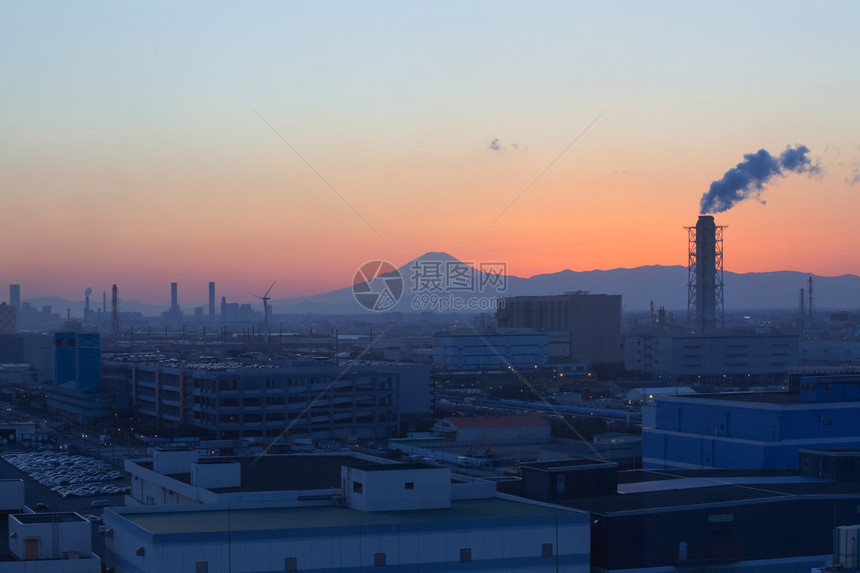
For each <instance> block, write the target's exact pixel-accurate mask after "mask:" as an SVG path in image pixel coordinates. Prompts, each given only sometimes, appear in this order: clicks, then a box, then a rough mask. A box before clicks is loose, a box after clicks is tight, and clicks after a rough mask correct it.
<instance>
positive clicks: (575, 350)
mask: <svg viewBox="0 0 860 573" xmlns="http://www.w3.org/2000/svg"><path fill="white" fill-rule="evenodd" d="M496 323H497V325H498V327H499V328H531V329H534V330H536V331H538V332H546V333H548V335H549V337H550V339H552V338H553V336H554V334H555V333H564V334H565V335H567V337H568V346H567V347H566V348H564V349H562V352H563V354H561V355H555V354H554V352H553V350H554V348H552V346H553V341H552V340H550V341H549V343H548V344H549V346H550V347H551V348H550V350H549V354H550V361H554V362H587V363H592V364H593V363H618V362H623V361H624V354H623V351H622V347H621V295H609V294H591V293H587V292H571V293H566V294H560V295H552V296H517V297H511V298H505V304H504V305H503V306H500V307H499V308H498V309H497V310H496Z"/></svg>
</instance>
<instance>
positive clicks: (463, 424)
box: [445, 414, 549, 430]
mask: <svg viewBox="0 0 860 573" xmlns="http://www.w3.org/2000/svg"><path fill="white" fill-rule="evenodd" d="M445 419H446V420H448V421H449V422H451V423H452V424H453V425H455V426H456V427H457V428H459V429H461V430H462V429H467V428H468V429H474V428H520V427H523V426H540V427H544V426H549V422H547V421H546V420H545V419H544V418H543V416H539V415H537V414H523V415H514V416H462V417H461V416H453V417H450V418H445Z"/></svg>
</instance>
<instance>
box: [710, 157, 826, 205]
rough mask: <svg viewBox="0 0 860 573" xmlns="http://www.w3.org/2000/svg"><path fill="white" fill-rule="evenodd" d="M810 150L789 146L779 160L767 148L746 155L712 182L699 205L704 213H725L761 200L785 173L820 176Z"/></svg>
mask: <svg viewBox="0 0 860 573" xmlns="http://www.w3.org/2000/svg"><path fill="white" fill-rule="evenodd" d="M808 153H809V148H807V147H806V146H805V145H798V146H796V147H794V148H792V147H791V146H788V147H786V149H785V151H783V152H782V153H781V154H780V155H779V157H774V156H773V155H771V154H770V153H768V152H767V151H766V150H764V149H759V150H758V151H757V152H755V153H748V154H746V155H744V160H743V161H742V162H740V163H738V164H737V165H735V166H734V167H732V168H731V169H729V170H728V171H726V174H725V175H723V178H722V179H720V180H718V181H714V182H713V183H711V187H710V188H709V189H708V192H707V193H705V194H704V195H702V199H701V201H699V205H700V207H701V214H702V215H705V214H707V213H722V212H723V211H728V210H729V209H731V208H732V207H733V206H734V205H735V203H737V202H739V201H743V200H744V199H747V198H749V197H756V198H758V197H759V196H760V195H761V192H762V191H763V190H764V186H765V185H766V184H767V183H768V182H769V181H770V180H771V179H773V178H774V177H777V176H780V177H784V176H785V175H786V172H793V173H808V174H810V175H814V174H817V173H818V172H819V168H818V166H817V165H814V164H813V163H812V160H811V159H810V158H809V156H808V155H807V154H808Z"/></svg>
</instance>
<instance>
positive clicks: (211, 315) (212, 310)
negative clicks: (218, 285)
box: [209, 282, 215, 322]
mask: <svg viewBox="0 0 860 573" xmlns="http://www.w3.org/2000/svg"><path fill="white" fill-rule="evenodd" d="M209 322H215V283H213V282H210V283H209Z"/></svg>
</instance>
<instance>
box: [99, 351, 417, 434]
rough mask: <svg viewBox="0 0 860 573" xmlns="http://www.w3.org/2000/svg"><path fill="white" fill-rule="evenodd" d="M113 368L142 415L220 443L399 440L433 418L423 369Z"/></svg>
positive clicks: (163, 364) (162, 364)
mask: <svg viewBox="0 0 860 573" xmlns="http://www.w3.org/2000/svg"><path fill="white" fill-rule="evenodd" d="M106 367H107V368H110V369H111V371H112V372H113V373H114V374H113V375H114V376H116V375H117V373H118V372H122V371H124V372H125V375H126V376H127V383H128V386H129V387H130V388H131V394H132V396H133V408H134V411H135V412H136V413H138V414H140V415H143V416H146V417H147V418H149V419H150V420H152V421H153V422H154V423H155V424H156V425H164V426H168V427H169V426H171V425H172V426H174V427H175V426H191V427H196V428H200V429H202V430H206V431H207V432H208V433H211V435H213V436H214V437H216V438H226V439H238V438H263V439H272V438H276V437H280V436H283V435H284V434H285V433H289V434H308V435H312V436H314V437H326V438H335V437H337V438H350V439H383V438H388V437H393V436H396V435H398V434H399V432H400V424H401V422H405V421H410V420H416V419H426V418H428V417H429V416H430V414H431V411H430V408H431V393H432V387H431V379H430V373H429V370H428V368H427V366H424V365H417V364H383V363H380V364H343V365H335V364H333V363H329V364H309V365H306V366H305V365H299V366H289V365H285V366H284V367H278V366H259V365H256V364H253V365H243V364H240V363H238V362H233V363H215V362H211V363H208V362H201V363H184V362H180V361H160V360H156V361H151V362H120V361H117V360H113V361H110V362H108V363H106Z"/></svg>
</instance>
